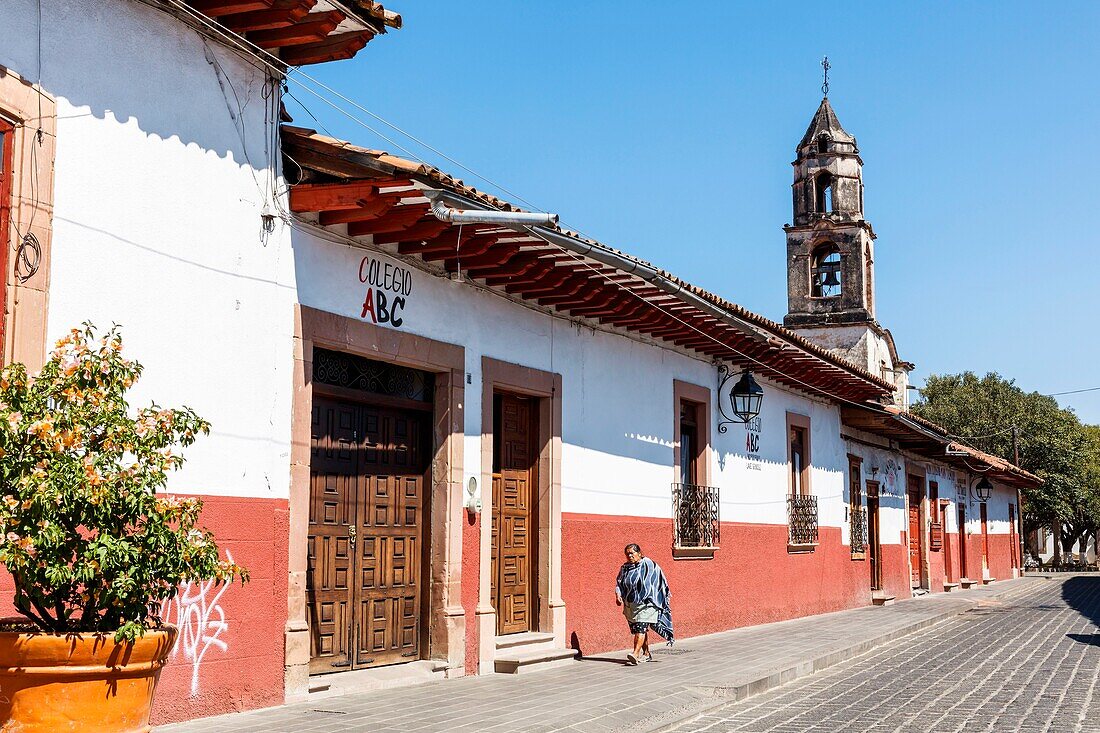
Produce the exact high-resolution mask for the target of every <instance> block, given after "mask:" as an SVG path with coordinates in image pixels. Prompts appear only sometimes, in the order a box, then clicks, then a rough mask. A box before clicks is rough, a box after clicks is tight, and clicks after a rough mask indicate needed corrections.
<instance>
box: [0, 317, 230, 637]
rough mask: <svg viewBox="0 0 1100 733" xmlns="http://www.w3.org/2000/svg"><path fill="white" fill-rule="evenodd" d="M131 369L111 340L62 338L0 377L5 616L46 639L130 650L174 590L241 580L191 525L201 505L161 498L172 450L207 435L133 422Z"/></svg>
mask: <svg viewBox="0 0 1100 733" xmlns="http://www.w3.org/2000/svg"><path fill="white" fill-rule="evenodd" d="M141 372H142V369H141V365H140V364H138V363H137V362H135V361H128V360H127V359H125V358H123V356H122V338H121V336H120V335H119V333H118V328H117V327H116V328H113V329H111V330H110V331H108V332H107V333H105V334H104V335H103V336H102V337H101V338H98V339H97V338H96V336H95V333H94V331H93V329H92V327H91V326H90V325H87V324H86V325H85V328H83V329H73V330H72V332H70V333H69V334H68V335H67V336H65V337H64V338H62V339H61V340H60V341H59V342H58V344H57V347H56V348H55V350H54V351H53V353H52V354H51V355H50V358H49V359H48V360H47V362H46V364H45V365H44V366H43V367H42V370H41V371H40V372H39V373H38V375H37V376H36V377H34V378H33V379H31V378H30V377H28V375H27V370H26V368H25V367H24V366H23V365H22V364H11V365H9V366H8V367H6V368H4V369H3V371H2V372H0V563H3V564H4V565H5V566H6V567H7V569H8V570H9V571H10V572H11V574H12V577H13V578H14V580H15V607H16V609H18V610H19V612H20V613H22V614H23V615H24V616H26V617H27V618H29V619H31V620H33V621H34V623H35V625H36V626H37V627H38V628H40V629H43V630H46V631H54V632H68V631H79V632H108V633H114V634H115V636H116V639H117V640H122V639H131V640H132V639H134V638H135V637H136V636H139V635H141V634H143V633H144V632H145V630H146V629H148V628H150V627H152V626H155V625H157V624H159V623H160V619H159V618H158V617H157V614H158V611H159V609H160V608H161V605H162V603H163V602H164V601H165V600H168V599H170V598H173V597H174V596H175V595H176V594H177V593H178V592H179V585H180V583H181V582H184V581H207V580H214V581H218V582H223V583H224V582H231V581H232V580H233V579H234V578H236V577H241V578H242V579H247V577H248V574H247V571H245V570H244V569H243V568H241V567H239V566H238V565H236V564H235V563H233V562H231V561H228V560H221V559H219V556H218V547H217V545H216V544H215V542H214V538H213V536H212V535H211V534H210V533H209V532H208V531H206V530H204V529H202V528H201V527H199V526H198V521H199V512H200V511H201V510H202V502H201V501H199V500H197V499H193V498H182V497H177V496H171V495H167V494H164V493H163V489H164V487H165V485H166V483H167V481H168V473H169V472H170V471H173V470H175V469H178V468H179V467H180V466H182V465H183V455H182V453H181V449H182V448H185V447H187V446H189V445H191V444H192V443H194V441H195V438H196V437H197V436H198V435H200V434H205V433H207V432H208V431H209V425H208V424H207V423H206V421H205V420H203V419H202V418H200V417H199V416H198V415H196V414H195V413H194V412H193V411H192V410H190V409H187V408H183V409H168V408H162V407H160V406H158V405H155V404H152V405H149V406H146V407H142V408H139V409H137V410H131V409H130V405H129V403H128V402H127V399H126V393H127V391H128V390H129V389H130V387H131V386H133V384H134V383H135V382H136V381H137V380H138V378H139V377H140V376H141Z"/></svg>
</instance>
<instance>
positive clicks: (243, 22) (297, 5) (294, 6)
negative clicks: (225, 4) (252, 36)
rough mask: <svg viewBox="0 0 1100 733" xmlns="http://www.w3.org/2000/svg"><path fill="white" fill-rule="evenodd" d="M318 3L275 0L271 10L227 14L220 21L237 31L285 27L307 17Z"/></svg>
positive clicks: (298, 0) (302, 0) (309, 0)
mask: <svg viewBox="0 0 1100 733" xmlns="http://www.w3.org/2000/svg"><path fill="white" fill-rule="evenodd" d="M316 4H317V0H275V2H274V4H272V6H271V9H270V10H254V11H252V12H245V13H234V14H232V15H225V16H222V17H221V18H220V19H219V20H218V22H219V23H221V24H222V25H224V26H225V27H226V28H228V29H229V30H231V31H233V32H235V33H246V32H248V31H267V30H273V29H275V28H285V27H286V26H288V25H293V24H294V23H297V22H298V21H299V20H301V19H302V18H304V17H306V15H308V14H309V11H310V10H312V9H313V6H314V5H316Z"/></svg>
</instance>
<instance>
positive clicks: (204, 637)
mask: <svg viewBox="0 0 1100 733" xmlns="http://www.w3.org/2000/svg"><path fill="white" fill-rule="evenodd" d="M226 556H227V557H228V559H229V561H230V562H233V557H232V556H231V555H230V554H229V553H228V552H227V553H226ZM227 590H229V584H228V583H220V584H219V583H217V582H216V581H213V580H208V581H205V582H198V583H196V582H187V583H181V584H180V592H179V595H177V596H176V597H175V598H172V599H170V600H168V601H165V602H164V607H163V609H162V611H161V618H163V619H164V620H165V622H167V623H170V624H175V626H176V627H177V628H178V629H179V640H178V641H177V642H176V646H175V648H174V649H173V650H172V658H173V659H175V658H176V657H178V656H180V655H183V658H184V659H186V660H187V661H188V662H190V664H191V695H192V696H195V695H198V694H199V672H200V670H201V669H202V661H203V659H205V658H206V653H207V652H208V651H210V650H211V649H217V650H218V651H221V652H224V651H227V650H228V649H229V645H228V644H227V643H226V641H225V639H222V638H221V636H222V635H223V634H224V633H225V632H226V631H227V630H228V629H229V622H228V621H226V620H225V609H223V608H222V605H221V598H222V595H224V594H225V592H226V591H227Z"/></svg>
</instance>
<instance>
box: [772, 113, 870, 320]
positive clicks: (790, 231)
mask: <svg viewBox="0 0 1100 733" xmlns="http://www.w3.org/2000/svg"><path fill="white" fill-rule="evenodd" d="M793 165H794V186H793V189H792V190H793V193H794V224H789V225H787V226H786V227H784V229H785V231H786V232H787V308H788V313H787V316H786V318H784V319H783V324H784V325H786V326H788V327H794V328H798V327H801V326H819V325H825V324H829V325H833V324H840V323H869V322H871V321H874V319H875V287H874V240H875V233H874V230H873V229H872V228H871V225H870V223H869V222H867V221H866V220H865V219H864V218H863V161H862V160H861V159H860V157H859V148H858V147H857V146H856V139H855V138H854V137H852V136H851V135H849V134H848V133H847V132H845V130H844V128H843V127H841V126H840V121H839V120H838V119H837V117H836V113H835V112H834V111H833V107H832V105H831V104H829V98H828V97H826V98H824V99H822V100H821V105H820V106H819V107H818V108H817V113H816V114H814V117H813V120H811V121H810V126H809V128H808V129H807V130H806V134H805V135H804V136H803V138H802V142H800V143H799V144H798V150H797V157H796V159H795V161H794V164H793Z"/></svg>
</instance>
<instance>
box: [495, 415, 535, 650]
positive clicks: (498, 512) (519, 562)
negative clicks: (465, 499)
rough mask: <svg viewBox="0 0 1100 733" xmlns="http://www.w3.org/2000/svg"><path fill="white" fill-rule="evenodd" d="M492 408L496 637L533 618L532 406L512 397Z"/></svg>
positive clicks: (527, 624) (520, 629)
mask: <svg viewBox="0 0 1100 733" xmlns="http://www.w3.org/2000/svg"><path fill="white" fill-rule="evenodd" d="M495 402H496V405H495V409H494V413H495V417H496V426H495V430H494V436H493V438H494V454H495V462H496V463H497V464H498V465H497V466H496V467H495V468H496V469H497V470H494V472H493V528H492V529H493V531H492V583H491V584H492V591H493V602H494V606H495V608H496V612H497V633H498V634H515V633H520V632H524V631H531V630H532V629H533V627H532V624H533V623H534V619H535V616H536V612H535V608H534V607H535V605H536V603H535V600H534V599H535V592H534V562H535V547H536V545H535V542H534V535H535V532H534V530H535V526H536V524H537V515H536V512H535V501H534V499H535V494H534V492H535V484H536V481H535V460H536V456H535V449H534V442H535V430H534V415H535V412H534V405H535V402H534V400H532V399H529V398H523V397H516V396H513V395H499V396H497V398H496V400H495Z"/></svg>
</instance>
